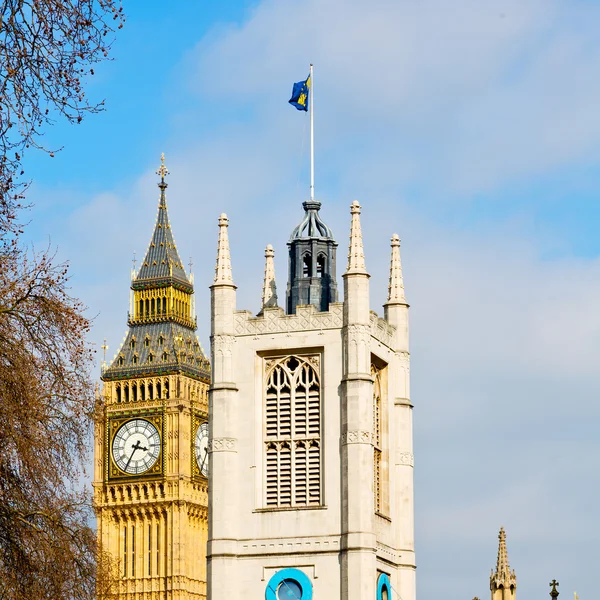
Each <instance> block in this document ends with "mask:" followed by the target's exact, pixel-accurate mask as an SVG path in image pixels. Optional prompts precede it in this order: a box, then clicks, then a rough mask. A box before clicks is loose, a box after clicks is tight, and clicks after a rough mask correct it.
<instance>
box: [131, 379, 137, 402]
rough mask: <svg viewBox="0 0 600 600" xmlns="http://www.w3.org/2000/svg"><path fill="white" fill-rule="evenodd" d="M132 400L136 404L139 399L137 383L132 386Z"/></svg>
mask: <svg viewBox="0 0 600 600" xmlns="http://www.w3.org/2000/svg"><path fill="white" fill-rule="evenodd" d="M131 399H132V400H133V401H134V402H137V399H138V398H137V385H136V384H135V383H134V384H132V386H131Z"/></svg>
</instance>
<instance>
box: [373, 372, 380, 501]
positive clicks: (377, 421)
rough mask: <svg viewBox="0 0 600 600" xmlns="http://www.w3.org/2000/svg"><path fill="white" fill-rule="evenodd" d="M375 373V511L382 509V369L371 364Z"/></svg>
mask: <svg viewBox="0 0 600 600" xmlns="http://www.w3.org/2000/svg"><path fill="white" fill-rule="evenodd" d="M371 374H372V375H373V493H374V495H375V498H374V504H375V512H381V510H382V489H381V487H382V477H381V475H382V474H381V462H382V444H381V437H382V435H381V371H379V369H377V368H376V367H375V366H374V365H371Z"/></svg>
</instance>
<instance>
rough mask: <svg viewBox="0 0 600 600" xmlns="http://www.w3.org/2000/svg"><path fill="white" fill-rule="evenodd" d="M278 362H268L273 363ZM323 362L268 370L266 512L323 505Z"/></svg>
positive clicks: (296, 361) (302, 360)
mask: <svg viewBox="0 0 600 600" xmlns="http://www.w3.org/2000/svg"><path fill="white" fill-rule="evenodd" d="M272 362H274V361H273V360H268V361H267V362H266V364H267V365H269V363H272ZM319 364H320V357H319V356H318V355H313V356H310V357H300V356H288V357H286V358H284V359H280V360H278V361H276V364H275V365H269V366H268V368H267V373H266V397H265V432H266V433H265V503H266V506H267V507H280V506H281V507H285V506H318V505H320V504H321V388H320V374H319V372H318V370H317V369H319Z"/></svg>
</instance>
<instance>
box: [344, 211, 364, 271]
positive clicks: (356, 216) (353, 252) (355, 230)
mask: <svg viewBox="0 0 600 600" xmlns="http://www.w3.org/2000/svg"><path fill="white" fill-rule="evenodd" d="M350 213H351V215H352V224H351V225H350V246H349V248H348V268H347V269H346V273H364V274H366V273H367V269H366V266H365V252H364V248H363V240H362V232H361V229H360V204H359V203H358V200H354V202H352V204H351V205H350Z"/></svg>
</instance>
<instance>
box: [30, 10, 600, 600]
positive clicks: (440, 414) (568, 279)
mask: <svg viewBox="0 0 600 600" xmlns="http://www.w3.org/2000/svg"><path fill="white" fill-rule="evenodd" d="M125 8H126V11H127V13H128V21H127V23H126V25H125V28H124V29H123V30H122V31H121V32H119V37H118V39H117V40H116V42H115V44H114V48H113V57H114V59H115V60H114V61H113V62H110V63H107V64H105V65H103V66H102V67H101V68H99V69H97V70H96V72H97V74H96V76H95V77H94V78H92V80H91V81H90V87H89V94H90V95H91V96H92V97H93V98H97V99H102V98H106V108H107V110H106V112H104V113H102V114H100V115H94V116H91V117H90V118H88V119H86V120H84V122H83V123H82V124H81V125H79V126H72V127H71V126H65V125H62V124H58V125H57V126H56V127H54V128H53V129H52V130H50V131H49V132H48V134H47V143H48V145H50V146H52V145H57V146H58V145H64V149H63V150H62V151H61V152H60V153H57V155H56V157H55V158H53V159H51V158H49V157H47V156H44V155H41V154H38V155H35V154H30V155H29V156H28V157H27V163H26V168H27V172H28V174H29V175H30V176H31V177H33V179H34V185H33V187H32V190H31V194H30V199H31V200H32V201H33V202H35V205H36V206H35V209H34V210H33V212H32V215H31V216H32V219H33V221H32V223H31V225H30V227H29V228H28V232H27V234H28V237H29V240H30V241H31V243H33V244H35V245H36V246H37V247H41V246H43V245H45V244H47V243H48V239H50V241H51V243H52V245H53V246H55V247H57V248H58V253H59V256H60V257H61V258H64V259H68V260H69V261H70V263H71V273H72V288H73V293H74V294H75V295H77V296H79V297H81V298H82V299H83V300H84V302H85V303H86V304H87V306H88V307H89V313H90V315H91V316H94V317H95V321H94V323H95V325H94V330H93V333H92V341H93V342H94V343H95V344H97V346H98V347H99V346H100V344H101V343H102V340H103V338H104V337H106V338H107V340H108V344H109V346H110V350H109V355H110V356H112V355H113V354H114V352H116V351H117V350H118V347H119V343H120V341H121V339H122V336H123V333H124V331H125V326H126V324H125V322H126V312H127V307H128V285H129V269H130V267H131V259H132V256H133V252H134V251H136V253H137V256H138V258H140V257H141V256H142V255H143V253H144V252H145V249H146V247H147V244H148V242H149V239H150V235H151V232H152V227H153V224H154V219H155V216H156V207H157V198H158V190H157V188H156V187H155V184H156V179H157V178H156V176H155V175H154V171H155V170H156V168H157V166H158V164H159V157H160V153H161V152H165V154H166V163H167V166H168V168H169V169H170V171H171V175H170V177H169V190H168V199H169V211H170V216H171V221H172V225H173V229H174V233H175V235H176V240H177V243H178V247H179V249H180V252H181V255H182V257H186V258H184V262H187V257H188V256H190V255H191V256H193V261H194V265H195V266H194V272H195V278H196V289H197V306H198V314H199V336H200V338H201V340H202V342H203V344H204V346H205V348H206V347H207V342H208V328H209V318H208V312H207V310H208V306H209V296H208V285H209V284H210V282H211V280H212V275H213V268H214V258H215V250H216V234H217V226H216V220H217V217H218V215H219V213H221V212H223V211H225V212H227V213H228V215H229V217H230V221H231V227H230V236H231V244H232V266H233V272H234V278H235V280H236V283H237V284H238V287H239V289H238V307H239V308H248V309H250V310H253V311H257V310H258V308H259V306H258V304H259V301H260V291H261V285H262V274H263V252H264V247H265V246H266V244H268V243H271V244H273V245H274V247H275V250H276V272H277V276H278V283H279V288H280V295H281V294H282V293H283V290H284V288H285V279H286V276H287V274H286V272H285V269H286V260H285V251H286V246H285V242H286V240H287V236H288V235H289V232H290V231H291V230H292V228H293V227H294V226H295V225H296V224H297V222H298V221H299V220H300V218H301V208H300V203H301V202H302V200H304V199H305V198H306V195H307V192H308V185H307V182H308V173H307V166H308V153H307V146H308V138H307V135H308V127H307V118H306V116H305V115H304V114H301V113H299V112H296V111H295V110H293V109H292V108H291V107H290V106H289V105H288V104H287V100H288V98H289V94H290V91H291V86H292V83H293V82H294V81H298V80H300V79H301V78H303V77H304V76H305V75H306V74H307V70H308V64H309V62H311V61H312V62H314V63H315V93H316V96H315V109H316V116H315V121H316V124H315V129H316V190H317V197H318V198H319V199H321V200H322V202H323V210H322V214H323V217H324V219H325V221H326V222H327V223H328V224H329V225H330V226H331V227H332V228H333V230H334V233H335V234H336V237H337V240H338V242H339V244H340V249H339V254H340V257H341V259H342V261H341V262H342V265H343V257H344V256H345V252H346V251H345V246H346V243H347V236H348V226H349V205H350V203H351V201H352V200H354V199H358V200H359V201H360V202H361V204H362V205H363V233H364V238H365V251H366V260H367V267H368V269H369V271H370V272H371V274H372V278H371V300H372V304H373V307H374V309H376V310H378V311H379V312H380V313H381V309H380V308H379V307H380V306H381V304H382V303H383V302H384V300H385V293H386V290H387V270H388V260H389V238H390V236H391V234H392V233H394V232H397V233H398V234H399V235H400V237H401V238H402V258H403V265H404V270H405V284H406V291H407V296H408V298H409V301H410V303H411V306H412V308H411V349H412V361H413V362H412V365H413V371H412V394H413V402H414V404H415V456H416V469H415V477H416V519H417V521H416V527H417V531H416V535H417V553H418V554H417V561H418V580H417V581H418V593H419V597H421V598H433V597H436V596H437V597H439V596H440V595H441V594H444V596H445V597H449V598H456V599H459V598H472V597H473V596H475V595H477V596H479V597H480V598H482V599H484V598H485V597H487V594H488V593H489V591H488V574H489V569H490V568H491V567H492V566H493V565H494V564H495V555H496V547H497V538H496V535H497V532H498V529H499V528H500V526H501V525H503V526H504V527H505V528H506V530H507V536H508V548H509V558H510V560H511V563H512V566H513V567H514V568H515V569H516V571H517V577H518V590H519V591H518V593H519V596H520V597H535V596H538V597H544V595H545V594H546V593H547V592H548V590H549V588H548V587H547V584H548V582H549V581H550V580H551V579H552V578H554V577H555V578H556V579H558V580H559V581H560V583H561V586H560V588H561V592H562V593H563V594H566V595H567V596H569V595H571V594H572V592H573V591H574V590H577V592H578V594H579V596H580V598H581V600H585V599H586V598H592V595H593V594H594V593H595V590H596V583H595V581H594V580H593V579H592V577H593V575H594V574H595V573H596V571H597V568H596V565H597V564H598V562H599V560H600V550H599V549H598V545H597V542H596V539H597V535H598V533H597V532H598V529H599V528H600V518H599V517H598V513H597V510H596V504H597V500H596V499H597V496H598V492H599V490H600V482H599V475H598V456H600V442H599V440H598V435H597V425H596V424H597V423H598V420H599V417H600V408H599V407H598V391H599V389H600V377H599V369H598V362H599V360H598V359H599V358H600V315H599V311H598V306H600V261H599V259H598V257H599V256H600V236H598V231H599V230H600V208H599V207H600V204H599V203H598V196H599V194H600V169H599V164H600V110H599V109H598V98H599V97H600V77H599V76H598V74H599V73H600V36H598V34H597V31H598V22H599V19H600V3H598V2H596V1H592V0H587V1H586V0H489V1H488V2H485V3H483V2H478V1H477V0H454V1H453V2H447V1H446V0H423V1H421V2H418V3H417V2H411V1H408V0H389V1H386V0H375V1H373V2H369V3H366V2H354V1H344V2H342V1H341V0H305V1H304V2H294V1H291V0H278V1H275V0H270V1H269V0H267V1H263V2H237V1H236V2H233V1H230V2H202V3H200V2H178V3H171V4H170V5H169V6H168V9H167V8H165V4H164V2H163V3H159V2H155V1H146V2H144V3H125Z"/></svg>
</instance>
